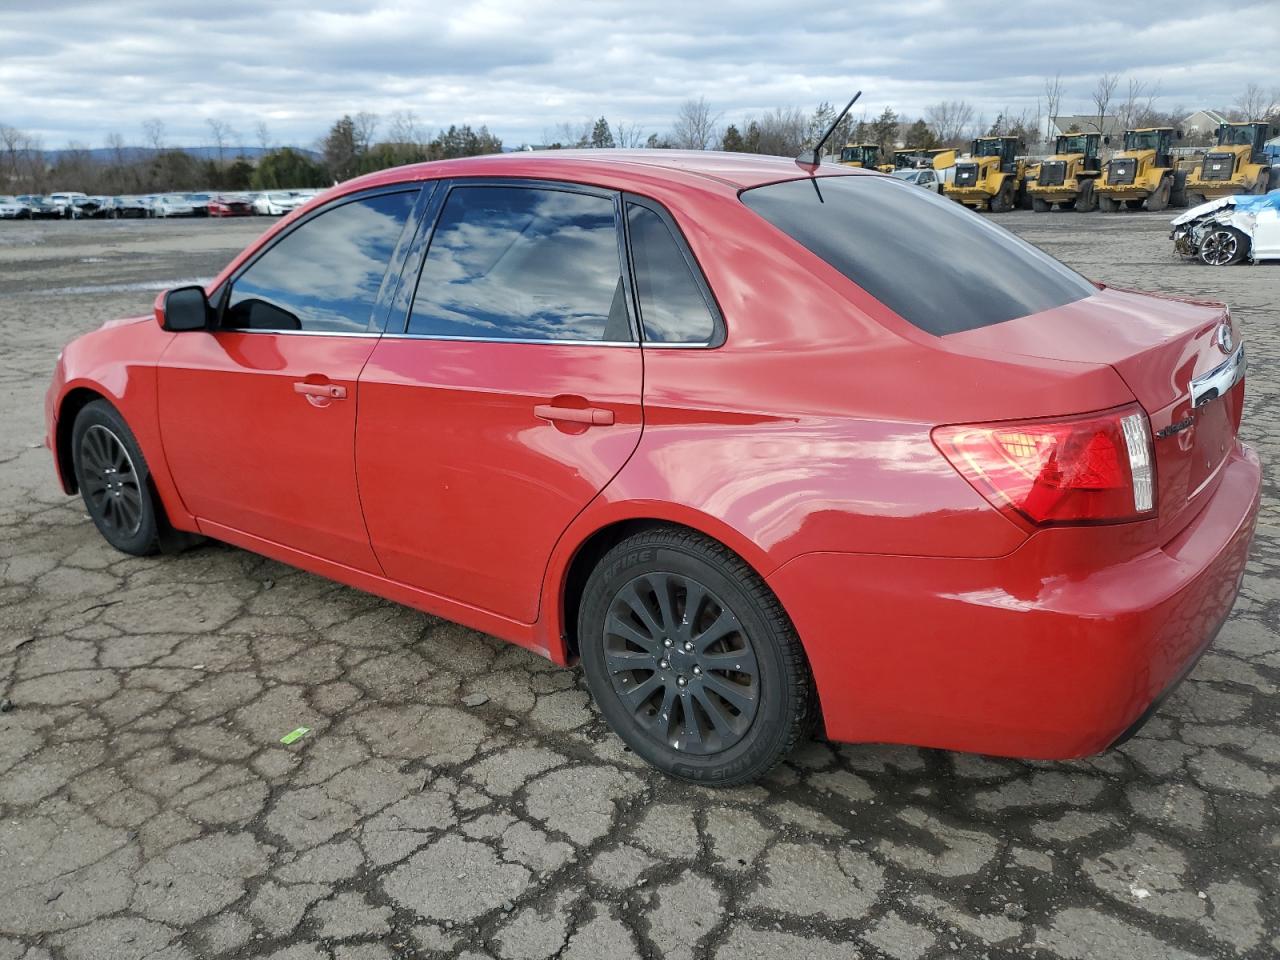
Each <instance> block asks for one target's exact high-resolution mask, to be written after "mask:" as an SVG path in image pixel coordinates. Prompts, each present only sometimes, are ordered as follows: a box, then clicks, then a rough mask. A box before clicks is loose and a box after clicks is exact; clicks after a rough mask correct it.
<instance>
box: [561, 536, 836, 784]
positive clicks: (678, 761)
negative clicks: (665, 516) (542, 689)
mask: <svg viewBox="0 0 1280 960" xmlns="http://www.w3.org/2000/svg"><path fill="white" fill-rule="evenodd" d="M578 645H579V650H580V653H581V656H582V667H583V672H584V673H585V675H586V680H587V686H588V687H589V688H590V690H591V695H592V697H593V698H594V699H595V701H596V704H597V705H598V706H599V708H600V712H601V713H602V714H603V715H604V718H605V720H606V721H608V723H609V726H610V727H612V728H613V730H614V732H616V733H617V734H618V736H619V737H621V738H622V740H623V741H624V742H625V743H626V744H627V745H628V746H629V747H630V748H631V749H632V750H634V751H635V752H636V754H637V755H638V756H640V757H642V758H643V759H645V760H647V761H648V762H649V763H651V764H653V765H654V766H656V767H657V768H658V769H660V770H662V771H664V772H666V773H668V774H671V775H672V776H675V777H679V778H681V779H684V780H690V781H694V782H697V783H703V784H707V785H709V786H728V785H731V784H738V783H745V782H747V781H750V780H755V779H757V778H758V777H760V776H762V775H763V774H764V773H766V772H767V771H768V770H769V769H771V768H772V767H773V766H774V765H775V764H776V763H777V762H778V761H779V760H781V759H782V758H783V757H784V756H785V755H786V754H787V753H788V752H789V751H790V750H791V748H792V747H793V746H794V745H795V744H796V742H797V741H798V740H799V739H800V737H801V736H803V735H804V734H805V733H807V732H808V730H809V728H810V722H811V721H812V719H813V717H814V713H815V708H816V702H815V697H814V694H813V684H812V679H811V677H810V673H809V665H808V660H807V658H806V657H805V653H804V648H803V647H802V646H801V644H800V639H799V637H797V636H796V632H795V628H794V626H793V625H792V624H791V620H790V618H789V617H788V616H787V614H786V612H785V611H784V610H783V608H782V605H781V603H779V601H778V599H777V597H776V596H774V594H773V592H772V591H771V590H770V589H769V587H768V585H767V584H765V582H764V581H763V580H762V579H761V578H760V577H759V575H758V574H757V573H756V572H755V571H754V570H753V569H752V568H751V567H750V566H749V565H748V564H747V563H746V562H744V561H743V560H742V558H741V557H739V556H738V555H737V554H735V553H733V552H732V551H730V550H729V549H728V548H726V547H725V546H724V545H723V544H720V543H717V542H716V541H714V540H711V539H709V538H707V537H704V536H702V535H701V534H698V533H696V532H694V531H691V530H686V529H682V528H668V527H661V528H656V529H651V530H648V531H645V532H643V533H637V534H635V535H633V536H631V537H628V538H627V539H625V540H623V541H622V542H621V543H619V544H617V545H616V546H615V547H614V548H613V549H611V550H609V551H608V552H607V553H606V554H605V555H604V556H603V557H602V558H601V559H600V561H599V562H598V563H597V564H596V567H595V569H594V570H593V571H592V573H591V576H590V577H589V578H588V580H587V583H586V586H585V588H584V590H583V595H582V603H581V605H580V607H579V610H578Z"/></svg>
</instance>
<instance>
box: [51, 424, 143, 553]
mask: <svg viewBox="0 0 1280 960" xmlns="http://www.w3.org/2000/svg"><path fill="white" fill-rule="evenodd" d="M71 457H72V467H73V469H74V471H75V477H76V484H77V486H78V487H79V488H80V496H81V498H82V499H83V500H84V505H85V509H86V510H87V511H88V513H89V518H90V519H91V520H93V523H94V526H96V527H97V528H98V532H99V533H101V534H102V536H103V538H104V539H105V540H106V541H107V542H108V543H109V544H111V545H112V546H113V547H115V548H116V549H117V550H121V551H123V552H125V553H131V554H134V555H135V556H146V555H148V554H152V553H155V552H157V550H159V546H160V524H161V517H160V514H159V510H158V509H157V506H156V502H155V498H154V496H153V494H152V491H151V486H150V483H149V480H148V477H149V474H148V469H147V462H146V460H145V459H144V458H143V456H142V451H141V450H140V449H139V448H138V442H137V440H136V439H134V436H133V433H132V431H130V430H129V427H128V425H127V424H126V423H125V422H124V418H123V417H121V416H120V414H119V413H118V412H117V411H116V409H115V408H114V407H113V406H111V404H109V403H107V401H105V400H95V401H93V402H92V403H88V404H86V405H85V406H84V408H83V409H81V410H80V412H79V413H78V414H77V415H76V419H75V424H74V426H73V427H72V430H71Z"/></svg>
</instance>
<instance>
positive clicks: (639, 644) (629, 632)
mask: <svg viewBox="0 0 1280 960" xmlns="http://www.w3.org/2000/svg"><path fill="white" fill-rule="evenodd" d="M604 659H605V663H606V664H608V668H609V678H610V680H611V681H612V683H613V689H614V693H616V694H617V695H618V698H619V699H620V700H621V701H622V702H623V703H624V704H625V705H626V707H627V708H628V709H629V710H630V711H631V715H632V717H633V719H634V720H635V722H636V724H637V725H638V726H639V727H640V728H641V729H643V730H644V731H645V732H646V733H647V734H648V735H649V736H650V737H652V738H653V739H654V740H655V741H656V742H658V743H659V744H662V745H664V746H667V747H670V748H672V749H674V750H682V751H684V752H685V753H690V754H694V755H698V756H706V755H709V754H713V753H716V752H718V751H721V750H727V749H729V748H730V747H732V746H734V745H735V744H737V743H738V742H740V741H741V740H742V738H743V736H744V735H745V734H746V732H747V730H748V729H750V727H751V724H752V722H753V721H754V720H755V718H756V712H757V709H758V707H759V702H760V677H759V673H760V668H759V666H758V664H757V663H756V655H755V650H754V648H753V646H752V643H751V641H750V640H749V639H748V638H747V636H746V634H745V633H744V632H743V628H742V624H741V623H739V622H738V618H737V617H736V616H734V614H733V611H732V610H730V609H729V608H728V607H727V606H726V605H725V603H724V601H723V600H721V599H720V598H719V597H718V596H716V594H715V593H714V592H713V591H712V590H710V589H709V588H708V587H707V586H706V585H705V584H703V583H700V582H698V581H697V580H695V579H693V578H692V577H688V576H683V575H680V574H675V573H652V574H643V575H641V576H639V577H636V578H635V579H633V580H631V581H629V582H628V583H626V584H625V585H624V586H623V587H622V589H621V590H619V591H618V592H617V594H615V596H614V599H613V603H612V604H610V607H609V615H608V618H607V619H606V620H605V625H604Z"/></svg>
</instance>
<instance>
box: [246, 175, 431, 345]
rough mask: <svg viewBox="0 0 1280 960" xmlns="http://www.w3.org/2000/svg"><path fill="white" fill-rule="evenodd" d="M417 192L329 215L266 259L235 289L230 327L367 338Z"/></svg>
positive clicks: (352, 205)
mask: <svg viewBox="0 0 1280 960" xmlns="http://www.w3.org/2000/svg"><path fill="white" fill-rule="evenodd" d="M416 197H417V191H409V192H406V193H389V194H382V195H380V196H376V197H366V198H365V199H363V200H355V201H353V202H351V203H344V204H342V205H341V206H338V207H334V208H333V209H331V210H326V211H325V212H324V213H321V214H320V215H319V216H316V217H314V218H312V219H311V220H308V221H307V222H306V223H304V224H302V225H301V226H299V227H298V228H297V229H295V230H294V231H293V232H291V233H290V234H288V235H287V236H286V237H285V238H284V239H283V240H281V241H280V242H279V243H277V244H276V245H275V246H273V247H272V248H271V249H270V250H268V251H267V252H266V253H264V254H263V255H262V256H261V257H259V258H258V260H257V261H255V262H254V263H253V265H252V266H250V267H249V269H248V270H246V271H245V272H244V273H242V274H241V275H240V276H239V277H238V278H237V279H236V281H235V284H234V285H233V286H232V287H231V296H230V298H229V299H228V301H227V310H226V313H225V315H224V317H223V321H222V325H223V327H231V328H235V329H242V330H306V331H326V332H332V333H360V332H363V331H366V330H368V329H369V323H370V320H371V317H372V314H373V307H374V303H375V302H376V301H377V299H378V288H379V287H380V286H381V285H382V277H383V274H385V273H386V271H387V264H388V263H389V262H390V261H391V254H392V253H393V252H394V251H395V248H396V242H397V241H398V240H399V239H400V234H401V232H403V230H404V226H405V224H406V223H407V222H408V221H409V214H410V212H411V211H412V209H413V203H414V200H415V199H416Z"/></svg>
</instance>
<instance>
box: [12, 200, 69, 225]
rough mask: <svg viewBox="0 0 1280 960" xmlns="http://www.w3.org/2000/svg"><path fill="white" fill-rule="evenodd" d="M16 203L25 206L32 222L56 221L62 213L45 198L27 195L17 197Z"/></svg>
mask: <svg viewBox="0 0 1280 960" xmlns="http://www.w3.org/2000/svg"><path fill="white" fill-rule="evenodd" d="M18 202H19V203H25V204H26V205H27V209H28V210H29V211H30V215H31V219H33V220H56V219H58V218H59V217H61V216H62V211H61V210H60V209H59V208H58V207H56V206H55V205H54V204H53V203H52V202H51V201H50V200H49V199H47V198H46V197H41V196H36V195H35V194H30V193H27V194H23V195H22V196H20V197H18Z"/></svg>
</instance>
